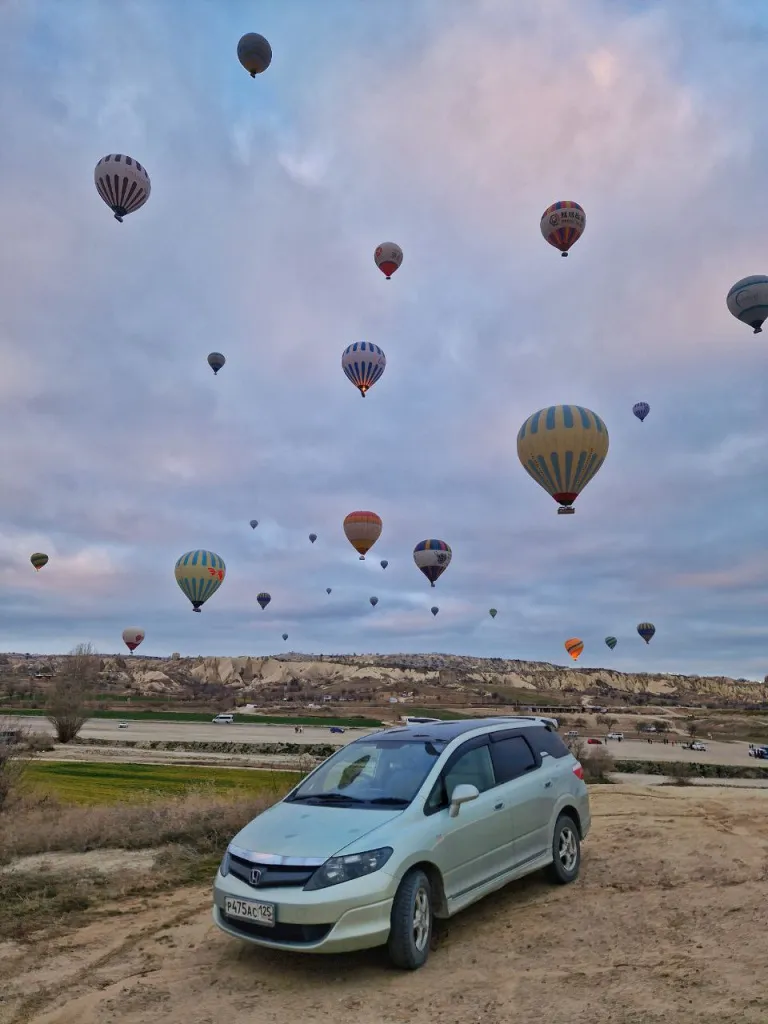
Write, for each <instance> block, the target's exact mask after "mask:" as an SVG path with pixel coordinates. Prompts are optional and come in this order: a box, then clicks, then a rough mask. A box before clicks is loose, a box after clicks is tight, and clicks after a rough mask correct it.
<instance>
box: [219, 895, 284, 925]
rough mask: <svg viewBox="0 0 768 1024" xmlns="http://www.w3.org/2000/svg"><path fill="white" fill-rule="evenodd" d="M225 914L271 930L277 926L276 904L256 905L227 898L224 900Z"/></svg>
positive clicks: (249, 901) (251, 901)
mask: <svg viewBox="0 0 768 1024" xmlns="http://www.w3.org/2000/svg"><path fill="white" fill-rule="evenodd" d="M224 912H225V913H226V914H229V916H230V917H239V918H240V919H241V920H243V921H252V922H253V923H254V924H263V925H266V926H267V927H269V928H273V927H274V925H275V905H274V903H254V902H253V900H236V899H234V898H233V897H231V896H227V897H226V898H225V900H224Z"/></svg>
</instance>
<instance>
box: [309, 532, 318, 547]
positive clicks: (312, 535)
mask: <svg viewBox="0 0 768 1024" xmlns="http://www.w3.org/2000/svg"><path fill="white" fill-rule="evenodd" d="M316 540H317V534H316V533H310V535H309V543H310V544H314V543H315V541H316Z"/></svg>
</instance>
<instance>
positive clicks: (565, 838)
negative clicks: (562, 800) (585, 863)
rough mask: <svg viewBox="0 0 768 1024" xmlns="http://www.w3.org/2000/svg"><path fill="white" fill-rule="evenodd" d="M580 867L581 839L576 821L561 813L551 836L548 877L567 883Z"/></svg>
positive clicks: (577, 872)
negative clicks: (550, 862) (550, 860)
mask: <svg viewBox="0 0 768 1024" xmlns="http://www.w3.org/2000/svg"><path fill="white" fill-rule="evenodd" d="M580 867H581V839H580V838H579V829H578V826H577V824H576V822H575V821H574V820H573V818H572V817H571V816H570V815H568V814H561V815H560V817H559V818H558V819H557V822H556V824H555V831H554V834H553V836H552V864H551V866H550V869H549V873H550V877H551V878H552V881H553V882H557V884H558V885H568V884H569V883H570V882H575V881H576V879H577V878H578V877H579V868H580Z"/></svg>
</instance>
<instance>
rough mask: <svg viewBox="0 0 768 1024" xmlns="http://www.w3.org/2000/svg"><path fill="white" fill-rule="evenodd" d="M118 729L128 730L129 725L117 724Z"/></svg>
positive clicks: (124, 723)
mask: <svg viewBox="0 0 768 1024" xmlns="http://www.w3.org/2000/svg"><path fill="white" fill-rule="evenodd" d="M117 728H118V729H127V728H128V723H127V722H118V723H117Z"/></svg>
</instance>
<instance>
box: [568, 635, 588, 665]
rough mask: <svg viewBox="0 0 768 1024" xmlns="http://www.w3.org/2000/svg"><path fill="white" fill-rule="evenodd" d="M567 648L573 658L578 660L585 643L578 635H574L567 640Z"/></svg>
mask: <svg viewBox="0 0 768 1024" xmlns="http://www.w3.org/2000/svg"><path fill="white" fill-rule="evenodd" d="M565 649H566V651H568V653H569V654H570V656H571V657H572V658H573V660H574V661H576V660H577V659H578V657H579V655H580V654H581V652H582V651H583V650H584V644H583V642H582V641H581V640H579V638H578V637H577V636H572V637H571V639H570V640H566V641H565Z"/></svg>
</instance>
